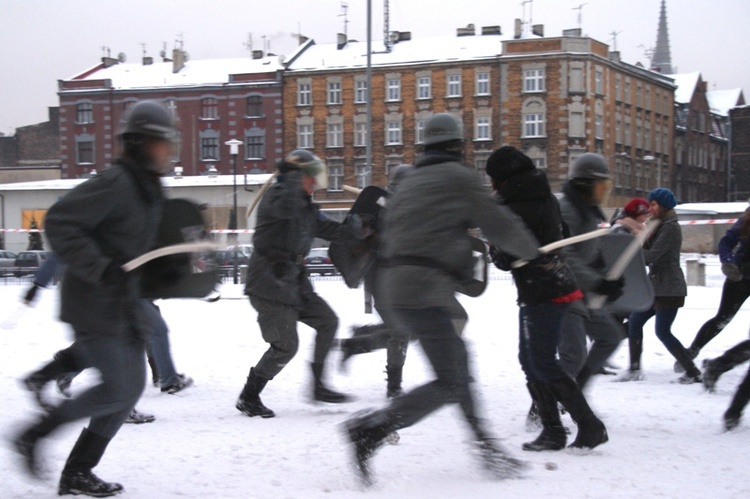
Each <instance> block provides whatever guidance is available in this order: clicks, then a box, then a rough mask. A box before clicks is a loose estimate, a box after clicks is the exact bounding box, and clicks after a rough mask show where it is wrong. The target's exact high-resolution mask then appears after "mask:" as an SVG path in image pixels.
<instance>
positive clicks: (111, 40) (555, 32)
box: [0, 0, 750, 135]
mask: <svg viewBox="0 0 750 499" xmlns="http://www.w3.org/2000/svg"><path fill="white" fill-rule="evenodd" d="M660 3H661V1H660V0H533V1H527V2H526V3H522V0H390V2H389V6H390V29H391V30H392V31H394V30H397V31H411V32H412V37H413V38H416V37H420V36H455V33H456V28H458V27H464V26H466V25H467V24H469V23H473V24H474V25H475V26H476V27H477V29H478V30H479V28H480V27H481V26H490V25H497V24H499V25H500V26H502V29H503V33H504V34H512V32H513V21H514V19H515V18H524V17H525V18H526V20H529V18H530V20H531V21H532V22H533V24H543V25H544V27H545V35H546V36H559V35H561V33H562V30H563V29H568V28H577V27H578V22H579V19H578V15H579V13H580V14H581V17H580V21H581V28H582V29H583V33H584V34H586V35H589V36H591V37H592V38H595V39H597V40H600V41H603V42H605V43H609V44H610V46H612V45H613V44H614V43H613V36H612V33H613V32H614V33H618V34H617V36H616V40H617V42H616V43H617V45H616V47H617V49H618V50H620V52H621V54H622V60H623V61H625V62H628V63H631V64H635V63H637V62H639V61H640V62H641V63H643V64H644V65H645V66H648V64H649V61H650V57H649V56H648V55H647V52H648V50H650V49H652V48H653V47H654V46H655V44H656V30H657V26H658V20H659V8H660ZM343 5H347V7H346V9H344V7H343ZM580 5H583V7H582V8H581V9H577V7H578V6H580ZM366 6H367V1H366V0H348V1H346V2H342V1H341V0H272V1H270V2H269V1H267V0H263V1H261V0H211V1H206V0H106V1H102V0H0V132H2V133H5V134H6V135H12V134H13V133H14V129H15V128H16V127H20V126H25V125H30V124H34V123H39V122H42V121H46V120H47V107H49V106H56V105H58V98H57V94H56V92H57V80H59V79H67V78H70V77H72V76H74V75H76V74H78V73H80V72H82V71H84V70H86V69H88V68H90V67H92V66H94V65H96V64H97V63H98V62H99V60H100V58H101V57H102V55H103V53H104V52H103V50H102V47H105V46H106V47H109V50H110V53H111V55H112V56H113V57H116V56H117V54H119V53H121V52H122V53H124V54H125V55H126V57H127V61H128V62H135V61H138V60H140V58H141V56H142V55H143V45H142V44H145V49H146V52H147V55H150V56H153V57H154V58H155V59H158V57H159V52H160V51H161V50H162V48H163V45H164V43H166V45H167V51H168V52H169V53H171V50H172V48H173V47H174V45H175V40H177V39H182V40H183V43H184V48H185V50H187V51H188V53H189V54H190V57H191V58H192V59H215V58H225V57H244V56H249V51H248V49H247V47H246V44H247V42H248V39H249V36H250V34H252V41H253V48H254V49H261V48H263V45H264V43H265V44H266V46H268V45H270V51H271V52H274V53H277V54H286V53H289V52H291V51H292V50H293V49H294V47H295V46H296V38H295V36H294V33H298V32H301V33H302V34H304V35H305V36H308V37H310V38H313V39H315V41H316V42H317V43H334V42H335V41H336V33H338V32H343V31H344V20H345V19H347V20H348V23H347V31H348V35H349V38H350V39H357V40H361V41H364V40H366V38H367V9H366ZM345 10H346V12H347V16H346V18H345V17H344V16H343V15H342V14H343V12H344V11H345ZM383 12H384V7H383V0H372V13H373V27H372V31H373V39H374V40H380V39H382V34H383V28H384V22H383V18H384V16H383ZM667 16H668V23H669V24H668V26H669V37H670V46H671V50H672V64H673V65H674V66H675V67H676V68H677V71H678V72H681V73H687V72H692V71H700V72H701V73H702V75H703V78H704V79H705V80H707V81H708V82H709V89H717V90H721V89H731V88H742V89H743V91H744V93H745V97H746V98H748V99H750V94H748V90H750V64H749V63H748V51H750V43H749V42H750V1H748V0H712V1H707V0H668V1H667Z"/></svg>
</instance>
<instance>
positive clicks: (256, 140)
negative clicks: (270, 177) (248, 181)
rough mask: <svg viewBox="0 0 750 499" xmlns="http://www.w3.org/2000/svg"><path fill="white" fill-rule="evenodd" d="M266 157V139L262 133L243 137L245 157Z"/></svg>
mask: <svg viewBox="0 0 750 499" xmlns="http://www.w3.org/2000/svg"><path fill="white" fill-rule="evenodd" d="M265 157H266V140H265V137H263V136H262V135H248V136H247V137H245V159H263V158H265Z"/></svg>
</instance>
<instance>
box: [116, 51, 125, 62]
mask: <svg viewBox="0 0 750 499" xmlns="http://www.w3.org/2000/svg"><path fill="white" fill-rule="evenodd" d="M126 59H127V57H125V52H120V53H119V54H117V60H118V61H120V62H125V60H126Z"/></svg>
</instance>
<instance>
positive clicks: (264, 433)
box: [0, 271, 750, 499]
mask: <svg viewBox="0 0 750 499" xmlns="http://www.w3.org/2000/svg"><path fill="white" fill-rule="evenodd" d="M491 275H492V277H493V279H492V281H491V282H490V284H489V286H488V289H487V291H486V292H485V294H484V295H482V296H481V297H479V298H473V299H470V298H464V297H462V302H463V303H464V306H465V307H466V308H467V311H468V312H469V316H470V322H469V324H468V326H467V329H466V331H465V333H464V335H465V338H466V341H467V342H468V346H469V349H470V352H471V355H472V359H473V368H474V375H475V378H476V380H477V382H476V387H477V390H478V394H479V400H480V401H481V405H482V408H483V411H484V414H485V416H486V417H487V418H488V420H489V422H490V425H491V427H492V429H493V430H494V431H495V433H496V434H497V435H498V436H501V437H502V438H503V439H504V442H505V445H506V446H507V448H508V449H510V450H511V451H512V452H513V454H514V455H515V456H517V457H521V458H523V459H526V460H527V461H529V462H530V463H531V464H532V468H531V471H530V472H529V474H528V477H527V478H525V479H517V480H508V481H500V482H497V481H491V480H489V479H487V478H486V477H484V476H483V475H482V473H481V472H480V470H479V469H478V468H477V465H476V462H475V460H474V458H473V456H472V455H471V454H470V453H469V445H468V432H467V431H466V428H465V426H464V424H463V422H462V421H461V420H460V418H459V413H458V410H457V408H455V407H446V408H444V409H442V410H440V411H438V412H436V413H434V414H432V415H430V416H429V417H428V418H426V419H424V420H423V421H421V422H419V423H417V424H416V425H414V426H413V427H411V428H408V429H404V430H401V432H400V434H401V442H400V443H399V444H398V445H395V446H392V445H386V446H384V447H383V448H381V449H380V450H379V452H378V453H377V454H376V455H375V457H374V458H373V469H374V473H375V478H376V485H375V486H374V487H373V488H372V489H371V490H368V491H363V490H362V489H361V487H360V486H359V485H358V484H357V482H356V481H355V477H354V473H353V471H352V464H351V451H350V448H349V446H348V444H347V442H346V440H345V439H344V438H343V436H342V433H341V430H340V423H341V422H343V421H345V420H346V419H347V418H348V417H350V416H351V415H352V414H353V413H355V412H356V411H358V410H361V409H364V408H368V407H380V406H382V405H383V404H385V403H386V400H385V381H384V374H383V369H384V365H385V352H383V351H380V352H373V353H371V354H366V355H360V356H357V357H355V358H353V359H352V360H351V361H350V363H349V371H348V373H343V372H340V371H339V370H338V357H339V354H338V352H332V354H331V357H330V362H329V364H330V365H329V367H330V369H329V372H328V378H329V381H330V384H331V385H332V386H333V387H335V388H337V389H340V390H342V391H346V392H349V393H352V394H355V395H356V397H357V400H356V401H354V402H352V403H349V404H342V405H319V404H312V403H311V402H310V401H309V398H308V395H309V392H310V378H311V376H310V373H309V369H308V365H307V361H308V360H309V359H310V357H311V348H312V341H313V334H312V332H311V330H310V329H308V328H307V327H305V326H303V325H300V328H299V330H300V339H301V341H300V351H299V353H298V354H297V357H296V358H295V359H294V360H293V361H292V362H291V363H290V364H289V365H288V366H287V367H286V369H285V370H284V371H283V372H282V373H281V374H280V375H279V376H277V378H276V379H274V380H272V381H271V382H270V383H269V384H268V387H267V388H266V390H265V391H264V392H263V401H264V402H265V403H266V405H268V406H269V407H270V408H272V409H273V410H274V411H275V412H276V414H277V416H276V418H273V419H260V418H248V417H246V416H244V415H242V414H240V413H239V412H238V411H237V410H236V409H235V408H234V403H235V400H236V397H237V395H238V393H239V391H240V390H241V388H242V386H243V383H244V380H245V376H246V375H247V371H248V369H249V367H250V366H251V365H253V364H254V363H255V362H256V361H257V360H258V359H259V357H260V355H261V354H262V353H263V351H264V350H265V349H266V344H265V343H264V342H263V341H262V339H261V337H260V332H259V329H258V326H257V323H256V315H255V312H254V310H253V309H252V307H251V306H250V304H249V303H248V302H247V301H246V299H245V298H244V297H243V296H242V293H241V288H240V286H239V285H232V284H227V285H224V286H223V288H222V295H223V298H222V299H221V300H220V301H218V302H217V303H208V302H205V301H201V300H169V301H164V302H161V303H160V306H161V307H162V311H163V314H164V317H165V318H166V320H167V322H168V323H169V325H170V328H171V340H172V350H173V356H174V359H175V363H176V365H177V368H178V370H180V371H181V372H185V373H186V374H188V375H190V376H192V377H193V378H194V379H195V386H194V387H191V388H189V389H187V390H185V391H183V392H180V393H178V394H176V395H166V394H162V393H161V392H160V391H159V390H157V389H156V388H153V387H152V386H150V385H149V386H147V387H146V389H145V392H144V395H143V398H142V399H141V401H140V402H139V403H138V409H139V410H141V411H143V412H148V413H153V414H155V415H156V417H157V419H156V421H155V422H154V423H151V424H144V425H125V426H124V427H123V428H122V430H121V431H120V433H119V434H118V435H117V437H116V438H115V439H114V440H113V442H112V444H111V445H110V447H109V449H108V451H107V453H106V454H105V456H104V459H103V460H102V462H101V464H100V465H99V466H98V467H97V468H96V472H97V474H99V475H100V476H101V477H102V478H104V479H107V480H115V481H119V482H121V483H122V484H123V485H124V486H125V489H126V495H125V497H133V498H156V497H158V498H185V497H219V498H268V497H275V498H301V497H304V498H310V499H317V498H331V499H334V498H351V497H370V498H386V497H387V498H417V497H429V498H458V497H472V498H480V497H507V498H515V497H522V498H529V497H534V498H537V497H562V498H632V497H659V498H681V499H689V498H705V497H713V498H730V497H731V498H734V497H747V495H748V494H749V493H750V484H748V481H747V463H748V462H749V458H750V429H749V425H750V419H748V417H746V419H745V421H744V422H743V423H742V424H741V425H740V427H739V428H738V429H737V430H736V431H734V432H732V433H723V432H722V426H721V423H722V414H723V412H724V410H726V408H727V406H728V404H729V401H730V399H731V397H732V394H733V393H734V389H735V387H736V386H737V384H738V383H739V381H740V380H741V379H742V377H743V376H744V374H745V371H746V370H745V368H744V366H742V367H740V368H738V369H735V370H734V371H731V372H729V373H727V374H725V375H724V376H723V377H722V378H721V380H720V381H719V383H718V385H717V392H716V393H715V394H707V393H705V392H704V390H703V388H702V386H700V385H689V386H683V385H679V384H674V383H672V381H674V380H675V379H676V377H677V375H676V374H675V373H674V372H673V371H672V364H673V362H674V359H672V357H671V356H670V355H669V354H668V353H667V351H666V349H665V348H664V347H663V346H662V345H661V343H659V341H658V340H657V339H656V337H655V335H654V334H653V321H651V322H649V323H648V324H647V325H646V335H645V338H644V357H643V364H644V368H645V371H646V379H645V380H644V381H641V382H632V383H613V382H612V379H613V377H611V376H598V377H596V378H595V379H594V381H593V382H592V385H591V386H590V387H589V388H588V390H587V394H588V398H589V401H590V403H591V404H592V407H593V408H594V410H595V411H596V412H597V413H598V415H599V416H600V417H601V418H602V420H603V421H604V422H605V424H606V425H607V428H608V430H609V435H610V441H609V442H608V443H607V444H605V445H602V446H600V447H598V448H597V449H595V450H593V451H591V452H589V453H584V454H581V453H574V452H571V451H567V450H566V451H561V452H544V453H529V452H523V451H521V444H522V443H523V442H525V441H529V440H531V439H533V437H534V436H535V435H533V434H530V433H527V432H526V431H525V429H524V421H525V415H526V411H527V410H528V406H529V396H528V394H527V392H526V388H525V383H524V378H523V375H522V372H521V369H520V367H519V365H518V361H517V358H516V355H517V315H518V314H517V307H516V305H515V288H514V287H513V286H512V284H511V282H510V280H509V279H508V278H507V274H500V273H499V272H495V271H493V272H492V273H491ZM719 284H720V283H719ZM27 285H28V284H19V283H16V282H9V283H0V299H2V301H3V303H5V305H4V307H3V309H2V312H0V321H1V322H0V325H3V326H5V328H0V348H1V349H2V352H4V355H3V359H2V362H0V393H2V394H3V411H2V416H1V417H2V435H1V438H3V440H4V441H6V442H7V440H8V439H9V438H11V437H12V436H13V435H14V433H15V432H16V431H17V430H18V429H19V428H20V427H21V426H23V425H24V424H26V423H27V422H28V421H29V418H31V417H32V416H34V415H35V414H36V412H37V410H36V409H35V404H34V403H33V401H32V398H31V396H30V394H29V393H28V392H25V391H24V390H22V389H21V388H20V387H19V384H18V380H19V379H20V378H21V377H23V376H24V375H25V374H27V373H28V372H30V371H31V370H33V369H35V368H37V366H38V365H40V364H41V363H43V362H46V361H47V360H48V359H50V358H51V356H52V354H53V353H54V352H55V351H57V350H58V349H60V348H63V347H65V346H67V345H68V343H69V341H70V331H69V328H68V326H66V325H65V324H62V323H60V322H58V321H56V320H55V315H56V309H57V293H56V292H55V291H54V290H48V291H44V292H43V293H42V294H41V297H40V299H39V300H38V303H37V304H36V307H34V308H26V307H24V306H23V305H21V304H20V302H19V301H18V299H19V297H20V296H21V294H22V292H23V291H25V289H26V286H27ZM314 286H315V288H316V290H317V291H318V292H319V293H320V294H321V295H322V296H323V297H324V298H325V299H326V300H328V301H329V303H330V304H331V306H332V307H333V308H334V309H335V310H336V311H337V313H338V314H339V318H340V327H339V336H348V335H349V327H350V326H351V325H354V324H361V323H366V322H371V321H375V320H376V319H375V318H374V317H373V316H370V315H367V314H365V313H364V312H363V310H364V309H363V294H362V290H361V289H357V290H350V289H348V288H347V287H346V286H345V285H344V283H343V281H342V280H341V279H340V278H320V279H316V280H315V281H314ZM720 294H721V289H720V288H719V287H707V288H697V287H691V288H690V291H689V296H688V298H687V303H686V307H685V308H684V309H682V310H681V311H680V312H679V313H678V314H677V320H676V322H675V325H674V328H673V330H674V332H675V334H676V335H677V336H678V338H680V340H681V341H682V342H683V343H684V344H688V343H689V342H690V341H691V340H692V338H693V336H694V335H695V332H696V331H697V329H698V327H699V326H700V325H701V324H702V323H703V322H704V321H705V320H706V319H708V318H710V317H711V316H713V314H714V313H715V311H716V308H717V306H718V302H719V297H720ZM749 321H750V313H749V311H748V309H747V307H745V308H744V309H742V310H741V311H740V312H739V314H738V315H737V316H736V318H735V319H734V320H733V321H732V322H731V323H730V324H729V326H728V327H727V328H726V329H725V330H724V332H722V334H720V335H719V336H718V337H717V338H715V339H714V340H713V341H712V342H711V343H709V345H708V346H707V347H706V348H705V349H704V351H703V352H702V353H701V355H700V357H699V359H703V358H711V357H715V356H717V355H719V354H721V353H722V352H723V351H724V350H726V349H727V348H729V347H731V346H733V345H735V344H736V343H738V342H739V341H741V340H744V339H746V338H747V327H748V322H749ZM627 355H628V354H627V344H626V343H623V345H622V346H621V347H620V349H619V350H618V351H617V353H616V354H615V356H614V357H613V362H614V363H615V364H617V365H618V366H621V367H625V366H626V365H627ZM94 379H95V374H94V373H88V372H87V373H84V374H83V375H81V376H80V377H79V378H78V379H77V380H76V381H75V382H74V385H73V386H74V388H75V389H76V390H80V389H81V388H82V387H84V386H86V385H88V384H90V383H91V382H92V381H93V380H94ZM429 379H431V372H430V369H429V367H428V365H427V364H426V362H425V359H424V356H423V355H422V352H421V351H420V348H419V347H418V345H416V344H414V345H413V346H412V347H411V349H410V351H409V355H408V358H407V363H406V367H405V372H404V380H405V388H407V389H409V388H413V387H415V386H417V385H419V384H421V383H423V382H425V381H426V380H429ZM49 396H50V397H55V396H56V395H55V394H54V392H53V391H52V389H51V388H50V394H49ZM563 422H564V423H565V424H566V425H567V426H568V427H570V428H571V431H572V432H573V433H575V426H574V425H573V424H572V423H571V421H570V419H569V418H568V416H567V415H566V416H564V419H563ZM84 424H85V422H83V421H82V422H80V423H74V424H70V425H68V426H66V427H64V428H63V429H62V430H61V431H60V432H58V433H57V434H55V435H54V436H53V437H51V438H50V439H49V440H48V441H47V445H45V446H44V447H43V449H42V453H43V456H44V459H45V462H46V464H47V467H48V468H49V470H50V472H49V479H48V480H47V481H46V482H38V481H34V480H32V479H30V478H28V477H27V476H26V475H25V474H24V473H22V471H21V467H20V463H19V459H18V456H17V455H15V454H14V452H13V451H12V450H11V448H10V445H9V444H6V445H4V446H0V452H1V453H2V455H1V456H0V474H1V476H2V477H3V486H2V492H0V496H2V497H4V498H21V497H24V498H25V497H53V496H54V497H57V496H56V481H57V477H58V476H59V472H60V470H61V468H62V466H63V463H64V460H65V458H66V457H67V454H68V452H69V451H70V449H71V447H72V445H73V442H74V441H75V439H76V438H77V436H78V433H79V432H80V429H81V428H82V427H83V425H84ZM571 438H572V437H571ZM548 462H552V463H556V464H557V466H558V467H557V469H556V470H548V469H546V468H545V464H546V463H548Z"/></svg>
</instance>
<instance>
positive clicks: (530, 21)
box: [521, 0, 534, 32]
mask: <svg viewBox="0 0 750 499" xmlns="http://www.w3.org/2000/svg"><path fill="white" fill-rule="evenodd" d="M527 3H528V4H530V5H529V20H528V21H527V20H526V4H527ZM533 3H534V0H523V1H522V2H521V8H522V9H523V11H522V14H521V18H522V19H523V29H522V31H524V32H525V31H529V30H527V29H526V28H527V27H528V26H531V25H532V23H533V21H532V15H531V8H532V7H533Z"/></svg>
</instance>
